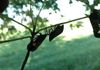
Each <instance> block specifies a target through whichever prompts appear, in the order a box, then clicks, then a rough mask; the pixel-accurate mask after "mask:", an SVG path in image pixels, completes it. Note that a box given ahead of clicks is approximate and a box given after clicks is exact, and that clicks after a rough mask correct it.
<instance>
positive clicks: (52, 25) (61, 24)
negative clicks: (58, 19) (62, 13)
mask: <svg viewBox="0 0 100 70" xmlns="http://www.w3.org/2000/svg"><path fill="white" fill-rule="evenodd" d="M84 18H87V16H85V17H81V18H77V19H73V20H69V21H67V22H62V23H58V24H55V25H51V26H48V27H45V28H42V29H40V30H38V31H37V32H36V34H37V33H38V32H40V31H42V30H45V29H47V28H50V27H54V26H57V25H63V24H68V23H70V22H74V21H77V20H81V19H84Z"/></svg>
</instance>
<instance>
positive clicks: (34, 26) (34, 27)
mask: <svg viewBox="0 0 100 70" xmlns="http://www.w3.org/2000/svg"><path fill="white" fill-rule="evenodd" d="M43 7H44V2H43V5H42V7H41V8H40V10H39V13H38V15H37V17H36V20H35V23H34V25H33V32H35V29H36V24H37V20H38V18H39V15H40V13H41V11H42V9H43Z"/></svg>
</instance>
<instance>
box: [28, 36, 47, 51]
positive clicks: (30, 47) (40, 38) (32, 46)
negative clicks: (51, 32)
mask: <svg viewBox="0 0 100 70" xmlns="http://www.w3.org/2000/svg"><path fill="white" fill-rule="evenodd" d="M46 36H47V35H46V34H45V35H39V36H37V37H36V39H35V40H32V41H31V42H30V43H29V44H28V46H27V49H28V50H29V51H35V50H36V49H37V48H38V47H39V46H40V45H41V44H42V42H43V41H44V39H45V38H46Z"/></svg>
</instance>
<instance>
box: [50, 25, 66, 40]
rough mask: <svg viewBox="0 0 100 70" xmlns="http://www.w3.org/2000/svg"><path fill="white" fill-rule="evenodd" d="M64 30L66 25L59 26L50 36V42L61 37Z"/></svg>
mask: <svg viewBox="0 0 100 70" xmlns="http://www.w3.org/2000/svg"><path fill="white" fill-rule="evenodd" d="M63 30H64V25H57V27H56V28H55V29H54V30H53V31H52V32H51V33H50V34H49V41H52V40H53V39H54V38H55V37H57V36H58V35H60V34H61V33H62V32H63Z"/></svg>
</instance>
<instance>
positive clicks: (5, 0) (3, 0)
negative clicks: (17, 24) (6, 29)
mask: <svg viewBox="0 0 100 70" xmlns="http://www.w3.org/2000/svg"><path fill="white" fill-rule="evenodd" d="M8 4H9V0H0V13H3V11H4V10H5V9H6V8H7V7H8Z"/></svg>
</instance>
